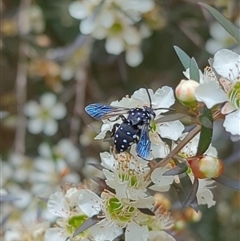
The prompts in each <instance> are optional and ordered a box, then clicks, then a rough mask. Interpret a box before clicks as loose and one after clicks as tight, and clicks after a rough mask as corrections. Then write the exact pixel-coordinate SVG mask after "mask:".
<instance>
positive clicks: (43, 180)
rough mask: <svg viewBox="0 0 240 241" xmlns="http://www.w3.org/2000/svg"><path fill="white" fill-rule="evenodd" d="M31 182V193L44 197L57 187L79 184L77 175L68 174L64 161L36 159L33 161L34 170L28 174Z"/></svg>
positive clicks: (73, 173) (68, 170)
mask: <svg viewBox="0 0 240 241" xmlns="http://www.w3.org/2000/svg"><path fill="white" fill-rule="evenodd" d="M29 179H30V181H31V182H32V187H31V189H32V192H33V193H35V194H37V195H38V196H39V195H41V197H45V196H46V195H49V194H50V193H51V192H52V191H53V190H55V189H56V187H57V185H60V184H63V183H66V182H69V183H77V182H79V175H78V174H77V173H75V172H71V173H70V169H69V167H68V165H67V164H66V162H65V161H62V160H59V161H56V162H54V161H52V160H47V159H43V158H41V157H37V158H36V159H35V160H34V170H33V172H32V173H30V178H29Z"/></svg>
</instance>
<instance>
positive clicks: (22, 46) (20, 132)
mask: <svg viewBox="0 0 240 241" xmlns="http://www.w3.org/2000/svg"><path fill="white" fill-rule="evenodd" d="M30 4H31V0H22V1H21V3H20V7H19V14H18V30H19V36H20V43H19V50H18V53H19V60H18V66H17V76H16V100H17V125H16V136H15V152H17V153H19V154H23V153H24V152H25V135H26V117H25V115H24V113H23V108H24V105H25V102H26V88H27V67H28V65H27V59H26V55H25V54H26V52H27V48H28V46H27V44H26V43H25V41H24V40H23V37H24V36H25V35H26V34H27V33H28V31H29V19H28V14H27V13H26V11H27V10H28V8H29V6H30Z"/></svg>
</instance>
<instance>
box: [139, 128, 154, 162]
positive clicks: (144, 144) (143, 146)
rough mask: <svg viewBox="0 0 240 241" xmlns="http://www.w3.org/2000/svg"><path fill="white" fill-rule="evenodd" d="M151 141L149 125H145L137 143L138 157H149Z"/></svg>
mask: <svg viewBox="0 0 240 241" xmlns="http://www.w3.org/2000/svg"><path fill="white" fill-rule="evenodd" d="M150 147H151V141H150V140H149V132H148V125H147V124H146V125H143V126H142V129H141V134H140V138H139V141H138V143H137V147H136V152H137V154H138V156H140V157H141V158H143V159H146V158H147V157H148V156H149V152H150Z"/></svg>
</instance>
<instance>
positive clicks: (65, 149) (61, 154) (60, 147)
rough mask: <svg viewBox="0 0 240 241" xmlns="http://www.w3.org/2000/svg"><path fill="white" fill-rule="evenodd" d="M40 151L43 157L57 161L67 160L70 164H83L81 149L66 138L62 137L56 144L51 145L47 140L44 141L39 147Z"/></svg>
mask: <svg viewBox="0 0 240 241" xmlns="http://www.w3.org/2000/svg"><path fill="white" fill-rule="evenodd" d="M38 152H39V154H40V155H41V157H43V158H45V159H48V160H52V159H54V160H55V161H66V162H67V163H68V164H70V165H75V166H76V165H78V166H79V165H81V162H82V160H81V157H80V151H79V149H78V148H77V147H76V146H74V144H73V143H72V142H71V141H70V140H69V139H66V138H63V139H61V140H60V141H59V142H58V144H57V145H56V146H53V147H50V145H49V144H48V143H46V142H43V143H41V144H40V145H39V147H38Z"/></svg>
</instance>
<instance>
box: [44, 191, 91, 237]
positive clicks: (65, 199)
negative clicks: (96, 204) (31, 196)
mask: <svg viewBox="0 0 240 241" xmlns="http://www.w3.org/2000/svg"><path fill="white" fill-rule="evenodd" d="M79 193H80V190H78V189H76V188H70V189H68V190H67V191H66V193H63V192H60V191H57V192H55V193H53V194H51V195H50V197H49V200H48V202H47V208H48V210H49V211H50V212H52V213H53V214H54V215H56V216H57V217H58V219H57V222H56V224H57V226H56V227H54V228H50V229H48V230H47V231H46V233H45V237H44V241H53V240H57V241H65V240H66V239H68V238H70V237H72V235H73V233H74V232H75V230H76V229H77V228H78V227H79V226H81V224H82V223H84V221H85V220H87V218H88V216H86V215H85V214H84V213H83V212H82V211H81V209H79V207H78V205H77V204H78V196H79ZM89 237H90V236H89V233H88V232H84V233H81V234H79V235H77V236H76V237H75V238H72V239H71V240H76V241H78V240H81V241H84V240H85V241H87V240H89V239H88V238H89Z"/></svg>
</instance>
